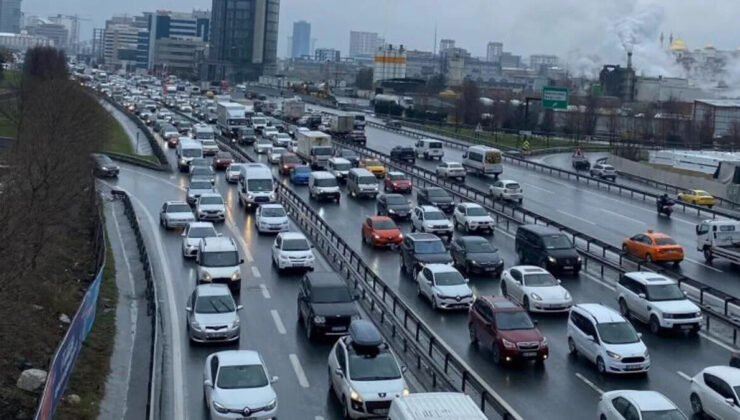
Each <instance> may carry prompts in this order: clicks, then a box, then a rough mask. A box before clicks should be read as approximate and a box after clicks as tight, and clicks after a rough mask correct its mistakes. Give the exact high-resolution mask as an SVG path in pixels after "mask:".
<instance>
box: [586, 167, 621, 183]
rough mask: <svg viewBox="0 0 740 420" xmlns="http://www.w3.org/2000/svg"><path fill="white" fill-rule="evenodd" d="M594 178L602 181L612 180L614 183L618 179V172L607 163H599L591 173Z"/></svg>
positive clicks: (592, 168)
mask: <svg viewBox="0 0 740 420" xmlns="http://www.w3.org/2000/svg"><path fill="white" fill-rule="evenodd" d="M589 173H590V174H591V176H592V177H595V178H600V179H611V180H612V182H614V181H615V180H616V179H617V170H616V169H614V167H613V166H612V165H607V164H606V163H597V164H595V165H594V166H592V167H591V170H590V171H589Z"/></svg>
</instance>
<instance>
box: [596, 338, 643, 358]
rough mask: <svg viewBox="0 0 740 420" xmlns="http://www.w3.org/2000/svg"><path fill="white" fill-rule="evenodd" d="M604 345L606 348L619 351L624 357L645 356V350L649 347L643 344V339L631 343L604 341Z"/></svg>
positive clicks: (615, 351)
mask: <svg viewBox="0 0 740 420" xmlns="http://www.w3.org/2000/svg"><path fill="white" fill-rule="evenodd" d="M603 345H604V348H605V349H607V350H609V351H611V352H614V353H617V354H618V355H620V356H622V357H641V356H644V355H645V351H647V347H645V344H643V342H642V341H638V342H636V343H629V344H609V343H603Z"/></svg>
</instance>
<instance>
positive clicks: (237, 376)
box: [216, 365, 269, 389]
mask: <svg viewBox="0 0 740 420" xmlns="http://www.w3.org/2000/svg"><path fill="white" fill-rule="evenodd" d="M268 384H269V382H268V381H267V375H265V369H263V368H262V365H242V366H222V367H221V369H219V370H218V382H217V384H216V386H218V387H219V388H221V389H239V388H262V387H266V386H267V385H268Z"/></svg>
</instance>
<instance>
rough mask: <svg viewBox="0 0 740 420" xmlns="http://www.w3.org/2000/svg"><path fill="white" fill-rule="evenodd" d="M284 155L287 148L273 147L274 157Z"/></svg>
mask: <svg viewBox="0 0 740 420" xmlns="http://www.w3.org/2000/svg"><path fill="white" fill-rule="evenodd" d="M283 153H285V148H284V147H273V148H272V154H273V155H278V156H280V155H282V154H283Z"/></svg>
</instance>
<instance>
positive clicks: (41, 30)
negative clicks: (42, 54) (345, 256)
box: [25, 19, 69, 49]
mask: <svg viewBox="0 0 740 420" xmlns="http://www.w3.org/2000/svg"><path fill="white" fill-rule="evenodd" d="M25 30H26V32H28V34H30V35H37V36H43V37H46V38H49V39H50V40H51V41H52V42H53V43H54V46H55V47H57V48H61V49H66V48H67V47H68V46H69V44H68V43H69V31H68V30H67V28H66V27H65V26H64V25H62V24H59V23H51V22H50V21H49V20H46V19H39V20H36V21H35V22H34V24H33V25H31V26H26V27H25Z"/></svg>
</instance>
